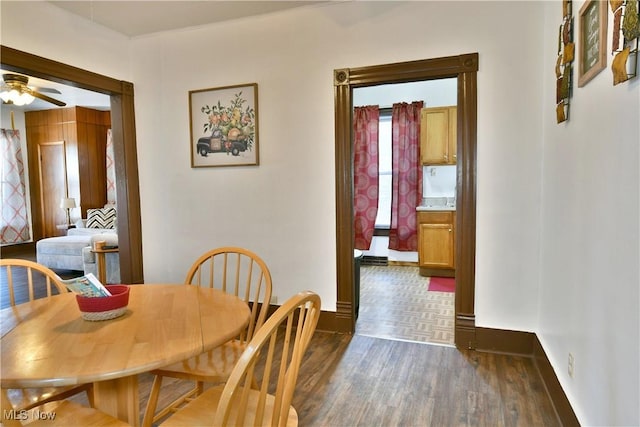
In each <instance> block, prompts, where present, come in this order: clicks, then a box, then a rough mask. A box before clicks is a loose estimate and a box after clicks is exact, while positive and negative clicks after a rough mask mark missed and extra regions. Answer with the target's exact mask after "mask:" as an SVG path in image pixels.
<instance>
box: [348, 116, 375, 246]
mask: <svg viewBox="0 0 640 427" xmlns="http://www.w3.org/2000/svg"><path fill="white" fill-rule="evenodd" d="M353 113H354V114H353V115H354V118H353V130H354V135H355V139H354V144H353V145H354V147H353V151H354V159H353V172H354V177H353V180H354V186H353V187H354V188H353V193H354V200H353V208H354V229H355V247H356V249H363V250H367V249H369V247H370V246H371V239H372V238H373V230H374V228H375V223H376V215H377V214H378V119H379V118H380V110H379V108H378V106H377V105H368V106H366V107H355V108H354V112H353Z"/></svg>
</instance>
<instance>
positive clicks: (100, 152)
mask: <svg viewBox="0 0 640 427" xmlns="http://www.w3.org/2000/svg"><path fill="white" fill-rule="evenodd" d="M110 127H111V114H110V112H109V111H99V110H94V109H91V108H84V107H69V108H56V109H51V110H41V111H28V112H25V128H26V144H27V151H28V159H29V187H30V191H31V216H32V221H33V239H34V241H37V240H39V239H41V238H44V237H51V236H57V235H63V234H66V228H64V227H60V225H61V224H64V223H65V222H66V211H65V210H64V209H62V208H60V200H61V198H63V197H73V198H75V199H76V205H78V206H81V214H82V217H83V218H86V212H87V209H89V208H99V207H102V206H104V204H105V203H106V202H107V187H106V182H107V167H106V155H107V154H106V146H107V130H108V129H109V128H110Z"/></svg>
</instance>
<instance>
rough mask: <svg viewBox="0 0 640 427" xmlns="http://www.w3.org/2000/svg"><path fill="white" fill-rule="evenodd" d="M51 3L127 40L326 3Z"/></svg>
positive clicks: (267, 0) (265, 0) (206, 0)
mask: <svg viewBox="0 0 640 427" xmlns="http://www.w3.org/2000/svg"><path fill="white" fill-rule="evenodd" d="M49 3H51V4H53V5H55V6H57V7H60V8H62V9H65V10H67V11H68V12H71V13H74V14H76V15H80V16H82V17H84V18H86V19H89V20H91V21H93V22H95V23H98V24H101V25H103V26H105V27H107V28H110V29H112V30H114V31H117V32H118V33H120V34H123V35H125V36H128V37H137V36H143V35H146V34H152V33H157V32H160V31H169V30H178V29H182V28H189V27H198V26H201V25H207V24H212V23H216V22H223V21H230V20H233V19H240V18H246V17H249V16H257V15H264V14H267V13H272V12H278V11H282V10H286V9H293V8H296V7H302V6H309V5H313V4H317V3H326V1H311V0H302V1H271V0H261V1H244V0H235V1H222V0H200V1H191V0H186V1H150V0H146V1H57V0H50V1H49Z"/></svg>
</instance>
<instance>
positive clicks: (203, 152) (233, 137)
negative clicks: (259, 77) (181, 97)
mask: <svg viewBox="0 0 640 427" xmlns="http://www.w3.org/2000/svg"><path fill="white" fill-rule="evenodd" d="M189 94H190V100H191V112H193V111H194V104H195V105H196V108H197V110H199V113H200V114H199V115H198V118H197V119H195V120H196V122H197V123H194V117H193V115H192V117H191V120H192V134H193V129H194V127H195V126H198V124H199V126H200V129H201V130H202V132H203V133H204V136H200V137H198V138H197V140H196V141H194V145H195V147H193V148H195V150H194V149H193V148H192V156H191V161H192V167H198V166H228V165H239V164H258V156H257V144H258V141H257V132H256V129H257V122H258V117H257V84H255V83H254V84H251V85H245V86H229V87H224V88H219V89H206V90H203V91H191V92H189ZM194 99H195V102H194ZM199 100H202V102H198V101H199ZM211 100H213V102H211ZM207 101H208V102H207ZM197 110H196V111H197ZM192 138H193V135H192ZM193 140H194V139H192V141H193ZM218 153H224V154H226V155H227V156H233V157H237V158H238V160H234V159H230V160H226V159H223V158H222V157H218V156H220V154H218ZM243 153H245V154H246V155H245V154H243ZM203 158H204V159H203ZM254 159H255V160H254ZM236 162H237V163H236Z"/></svg>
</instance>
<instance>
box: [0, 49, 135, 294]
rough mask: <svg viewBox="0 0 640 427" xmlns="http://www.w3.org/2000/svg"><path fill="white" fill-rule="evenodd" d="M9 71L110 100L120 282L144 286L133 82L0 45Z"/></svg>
mask: <svg viewBox="0 0 640 427" xmlns="http://www.w3.org/2000/svg"><path fill="white" fill-rule="evenodd" d="M0 62H1V64H2V68H3V69H4V70H8V71H14V72H17V73H22V74H26V75H29V76H32V77H37V78H41V79H45V80H50V81H53V82H57V83H61V84H65V85H68V86H74V87H79V88H82V89H86V90H90V91H94V92H99V93H103V94H105V95H109V96H110V98H111V129H112V134H113V149H114V156H115V158H116V159H117V160H118V161H117V162H116V191H117V206H118V245H119V249H120V250H119V255H120V279H121V280H122V282H123V283H143V282H144V276H143V265H142V225H141V219H140V186H139V178H138V157H137V149H136V126H135V111H134V99H133V83H130V82H126V81H122V80H117V79H113V78H111V77H107V76H104V75H101V74H96V73H93V72H91V71H87V70H83V69H80V68H76V67H73V66H71V65H67V64H63V63H61V62H57V61H53V60H50V59H46V58H43V57H40V56H36V55H32V54H30V53H27V52H23V51H20V50H17V49H13V48H10V47H7V46H4V45H3V46H0Z"/></svg>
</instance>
